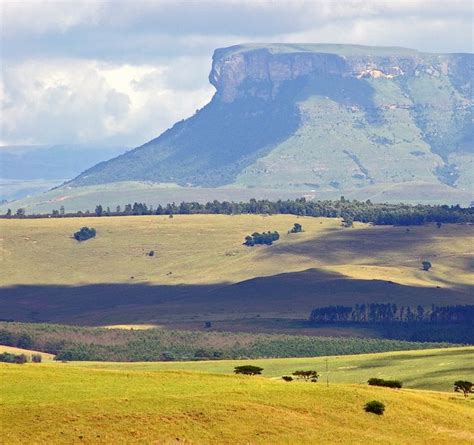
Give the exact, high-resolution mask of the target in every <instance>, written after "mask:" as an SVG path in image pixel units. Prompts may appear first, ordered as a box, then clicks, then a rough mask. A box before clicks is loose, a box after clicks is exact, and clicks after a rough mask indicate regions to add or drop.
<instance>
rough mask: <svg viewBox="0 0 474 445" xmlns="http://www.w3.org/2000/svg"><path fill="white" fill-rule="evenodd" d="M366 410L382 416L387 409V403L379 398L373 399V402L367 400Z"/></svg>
mask: <svg viewBox="0 0 474 445" xmlns="http://www.w3.org/2000/svg"><path fill="white" fill-rule="evenodd" d="M364 410H365V411H366V412H368V413H373V414H377V415H378V416H381V415H382V414H383V413H384V411H385V405H384V404H383V403H382V402H379V401H378V400H372V401H371V402H367V403H366V404H365V406H364Z"/></svg>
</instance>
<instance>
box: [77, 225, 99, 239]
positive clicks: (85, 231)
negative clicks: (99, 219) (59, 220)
mask: <svg viewBox="0 0 474 445" xmlns="http://www.w3.org/2000/svg"><path fill="white" fill-rule="evenodd" d="M95 235H96V231H95V229H94V228H93V227H90V228H89V227H82V228H81V230H79V231H78V232H76V233H74V235H73V236H74V239H75V240H77V241H87V240H88V239H90V238H94V237H95Z"/></svg>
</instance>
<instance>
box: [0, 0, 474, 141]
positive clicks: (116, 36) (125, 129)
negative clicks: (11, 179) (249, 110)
mask: <svg viewBox="0 0 474 445" xmlns="http://www.w3.org/2000/svg"><path fill="white" fill-rule="evenodd" d="M0 6H1V10H0V20H1V22H0V28H1V31H0V32H1V35H0V39H1V40H0V44H1V46H0V60H1V79H0V100H1V115H0V118H1V120H0V122H1V124H0V125H1V128H0V130H1V133H0V146H2V145H3V146H4V145H24V144H35V145H37V144H89V143H91V144H104V145H118V146H126V147H134V146H138V145H141V144H143V143H145V142H147V141H148V140H150V139H152V138H154V137H156V136H158V135H159V134H160V133H161V132H163V131H164V130H166V129H167V128H169V127H171V126H172V125H173V124H174V123H175V122H176V121H178V120H181V119H184V118H186V117H189V116H191V115H192V114H193V113H194V112H195V111H196V110H197V109H199V108H201V107H203V106H204V105H205V104H206V103H207V102H208V101H209V100H210V99H211V97H212V95H213V94H214V88H213V87H212V86H211V85H210V84H209V82H208V74H209V71H210V68H211V58H212V53H213V51H214V49H215V48H221V47H225V46H230V45H235V44H239V43H247V42H259V43H261V42H287V43H289V42H291V43H352V44H364V45H387V46H405V47H409V48H415V49H418V50H421V51H428V52H472V51H473V26H472V22H473V6H472V2H471V1H470V0H445V1H440V0H423V1H418V0H391V1H385V0H372V1H369V0H347V1H344V0H331V1H330V0H312V1H298V0H293V1H276V0H274V1H258V0H252V1H246V0H240V1H234V0H220V1H210V0H209V1H207V0H201V1H192V0H188V1H179V0H178V1H164V0H163V1H161V0H155V1H140V0H134V1H130V0H109V1H94V0H88V1H80V0H75V1H74V0H73V1H51V0H50V1H40V0H37V1H31V0H30V1H28V0H20V1H11V0H0Z"/></svg>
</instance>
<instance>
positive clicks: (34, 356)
mask: <svg viewBox="0 0 474 445" xmlns="http://www.w3.org/2000/svg"><path fill="white" fill-rule="evenodd" d="M42 360H43V357H42V355H41V354H32V356H31V361H32V362H33V363H41V362H42Z"/></svg>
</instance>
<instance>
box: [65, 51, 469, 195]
mask: <svg viewBox="0 0 474 445" xmlns="http://www.w3.org/2000/svg"><path fill="white" fill-rule="evenodd" d="M473 59H474V58H473V55H472V54H426V53H420V52H418V51H415V50H409V49H404V48H384V47H363V46H351V45H312V44H308V45H284V44H281V45H278V44H274V45H240V46H234V47H230V48H223V49H218V50H216V51H215V53H214V56H213V63H212V69H211V72H210V75H209V80H210V82H211V83H212V84H213V85H214V86H215V88H216V94H215V96H214V97H213V99H212V101H211V102H210V103H209V104H208V105H206V106H205V107H204V108H203V109H202V110H200V111H199V112H198V113H197V114H196V115H194V116H193V117H191V118H189V119H187V120H185V121H182V122H179V123H177V124H176V125H175V126H173V128H171V129H169V130H168V131H166V132H165V133H163V134H162V135H161V136H159V137H158V138H156V139H154V140H152V141H150V142H148V143H147V144H145V145H143V146H141V147H139V148H137V149H135V150H132V151H130V152H128V153H126V154H124V155H122V156H120V157H118V158H115V159H112V160H110V161H108V162H105V163H102V164H99V165H97V166H95V167H93V168H92V169H90V170H88V171H86V172H84V173H83V174H82V175H80V176H79V177H78V178H76V179H75V180H73V181H72V182H71V183H70V185H72V186H79V185H91V184H101V183H107V182H117V181H130V180H138V181H143V180H145V181H154V182H160V183H175V184H179V185H185V186H207V187H215V186H222V185H230V184H233V185H238V186H240V187H264V188H270V189H285V190H308V189H310V190H313V191H317V190H325V191H328V190H329V191H330V190H333V191H334V192H335V193H338V194H339V193H340V192H341V191H344V190H353V189H360V188H363V187H366V186H374V185H378V184H381V185H382V186H384V187H385V186H387V187H389V186H390V184H399V183H413V184H418V183H420V184H423V185H424V186H426V184H433V185H439V184H441V183H444V184H448V185H449V186H450V187H458V188H460V189H464V190H468V189H469V188H470V187H472V175H471V174H470V173H469V172H470V169H471V168H472V166H473V152H474V148H473V145H472V135H473V130H472V128H473V127H472V106H473V101H472V72H473Z"/></svg>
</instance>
